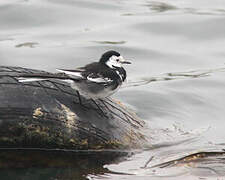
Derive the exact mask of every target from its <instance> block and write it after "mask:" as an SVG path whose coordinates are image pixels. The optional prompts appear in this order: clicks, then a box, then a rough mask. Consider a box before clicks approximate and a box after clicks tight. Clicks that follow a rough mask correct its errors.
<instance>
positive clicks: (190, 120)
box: [0, 0, 225, 180]
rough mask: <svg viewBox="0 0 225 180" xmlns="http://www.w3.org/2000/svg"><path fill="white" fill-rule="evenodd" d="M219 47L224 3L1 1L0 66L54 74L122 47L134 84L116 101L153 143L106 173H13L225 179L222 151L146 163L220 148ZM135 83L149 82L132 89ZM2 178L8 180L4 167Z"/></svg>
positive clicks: (223, 102) (222, 81) (223, 59)
mask: <svg viewBox="0 0 225 180" xmlns="http://www.w3.org/2000/svg"><path fill="white" fill-rule="evenodd" d="M224 47H225V1H222V0H214V1H210V0H183V1H180V0H157V1H151V0H107V1H101V0H67V1H63V0H10V1H8V0H1V2H0V65H10V66H21V67H27V68H34V69H41V70H46V71H50V72H55V69H56V68H68V69H70V68H73V67H74V68H75V67H78V66H82V65H84V64H86V63H89V62H91V61H95V60H98V59H99V57H100V56H101V54H102V53H103V52H104V51H107V50H110V49H114V50H117V51H119V52H120V53H121V54H122V55H123V56H124V57H126V58H127V59H131V60H132V65H131V66H127V67H126V70H127V73H128V80H129V83H130V84H131V85H130V86H129V87H124V88H123V89H121V90H120V91H119V92H117V93H116V94H115V95H113V97H114V98H116V99H119V100H120V101H122V102H123V103H125V104H126V105H127V106H129V107H130V108H132V109H133V110H134V111H135V112H136V113H137V114H138V116H139V117H141V118H142V119H144V120H145V121H146V122H147V125H148V127H147V128H146V130H145V134H146V136H148V137H149V140H150V142H151V145H150V146H149V147H148V148H146V150H145V151H139V153H137V154H135V155H133V156H130V157H128V158H127V159H126V160H123V161H121V162H119V163H113V164H107V165H105V166H104V167H103V169H104V170H99V169H91V170H90V171H89V170H86V172H77V173H75V172H73V173H72V172H71V171H73V170H71V169H61V170H56V169H32V170H29V172H28V171H27V170H22V172H21V170H17V171H15V172H14V173H15V175H16V176H18V177H19V176H21V177H23V178H22V179H29V177H32V178H33V179H57V178H58V179H60V178H59V177H58V176H57V174H58V173H59V172H63V173H64V175H65V174H68V176H63V177H65V178H64V179H82V178H84V179H85V178H87V179H129V180H130V179H131V180H136V179H138V180H139V179H161V178H164V179H181V178H182V179H201V178H202V179H216V178H225V177H224V176H225V167H224V160H223V158H222V157H220V158H219V157H218V158H217V157H215V158H211V159H210V158H209V159H207V160H206V161H204V163H203V162H198V163H194V164H191V163H189V164H185V165H180V166H172V167H165V168H157V167H155V168H151V167H152V166H154V165H156V164H158V163H162V162H166V161H169V160H173V159H176V158H179V157H183V156H186V155H188V154H191V153H195V152H200V151H221V150H222V149H223V148H224V145H225V139H224V137H225V131H224V127H225V120H224V116H225V111H224V107H225V91H224V88H225V78H224V76H225V71H224V68H225V64H224V63H225V51H224ZM168 73H175V74H168ZM196 74H197V75H196ZM153 77H154V78H156V81H154V82H153V81H151V79H152V78H153ZM164 77H170V78H171V79H173V80H171V81H168V79H165V78H164ZM149 80H150V82H149V83H147V82H148V81H149ZM132 82H145V83H142V84H144V85H140V84H141V83H137V84H138V86H133V85H132ZM129 83H128V84H129ZM151 157H153V158H152V161H151V162H149V163H148V164H147V165H146V167H145V168H142V167H144V166H145V164H146V162H147V161H148V159H149V158H151ZM3 174H4V175H5V176H6V177H8V175H7V171H5V172H4V173H3ZM21 174H22V175H21ZM74 174H76V175H74ZM32 175H33V176H32ZM2 178H3V177H2ZM62 179H63V178H62Z"/></svg>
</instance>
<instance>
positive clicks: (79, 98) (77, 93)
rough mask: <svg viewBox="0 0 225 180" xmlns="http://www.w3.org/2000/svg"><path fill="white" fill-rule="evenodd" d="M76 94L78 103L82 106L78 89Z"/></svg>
mask: <svg viewBox="0 0 225 180" xmlns="http://www.w3.org/2000/svg"><path fill="white" fill-rule="evenodd" d="M77 96H78V99H79V103H80V105H81V106H82V100H81V97H80V93H79V91H77Z"/></svg>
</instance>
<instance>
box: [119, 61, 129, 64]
mask: <svg viewBox="0 0 225 180" xmlns="http://www.w3.org/2000/svg"><path fill="white" fill-rule="evenodd" d="M121 63H122V64H131V62H130V61H123V62H121Z"/></svg>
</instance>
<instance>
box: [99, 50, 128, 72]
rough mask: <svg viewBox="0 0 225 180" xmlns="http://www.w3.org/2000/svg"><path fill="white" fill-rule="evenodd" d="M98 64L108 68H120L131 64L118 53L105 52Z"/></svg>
mask: <svg viewBox="0 0 225 180" xmlns="http://www.w3.org/2000/svg"><path fill="white" fill-rule="evenodd" d="M99 62H100V63H102V64H104V65H106V66H108V67H110V68H113V69H114V68H118V67H122V65H123V64H131V62H130V61H126V60H125V59H124V58H123V57H122V56H121V55H120V53H118V52H116V51H112V50H111V51H107V52H105V53H104V54H103V55H102V57H101V58H100V60H99Z"/></svg>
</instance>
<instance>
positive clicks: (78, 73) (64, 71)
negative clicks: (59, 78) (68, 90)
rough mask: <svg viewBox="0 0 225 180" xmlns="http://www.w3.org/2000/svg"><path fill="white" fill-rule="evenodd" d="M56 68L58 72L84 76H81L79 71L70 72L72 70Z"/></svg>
mask: <svg viewBox="0 0 225 180" xmlns="http://www.w3.org/2000/svg"><path fill="white" fill-rule="evenodd" d="M56 70H57V71H59V72H62V73H65V74H68V75H72V76H77V77H81V78H84V77H83V76H82V74H81V72H72V71H66V70H61V69H56Z"/></svg>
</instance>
